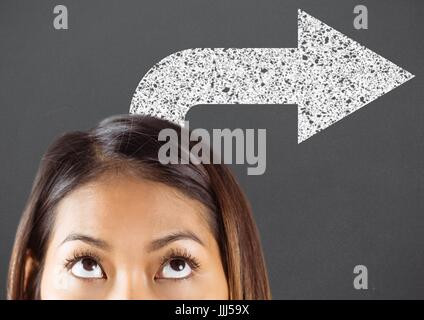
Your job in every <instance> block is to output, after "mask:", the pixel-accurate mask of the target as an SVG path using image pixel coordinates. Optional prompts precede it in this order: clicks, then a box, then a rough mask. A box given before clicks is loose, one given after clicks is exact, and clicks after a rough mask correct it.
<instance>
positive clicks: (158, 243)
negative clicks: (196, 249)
mask: <svg viewBox="0 0 424 320" xmlns="http://www.w3.org/2000/svg"><path fill="white" fill-rule="evenodd" d="M178 240H192V241H195V242H197V243H199V244H200V245H202V246H204V245H205V244H204V243H203V241H202V240H200V238H199V237H198V236H196V235H195V234H194V233H193V232H191V231H188V230H183V231H176V232H173V233H171V234H168V235H166V236H164V237H161V238H158V239H156V240H153V241H152V242H150V244H149V246H148V249H147V250H148V251H149V252H151V251H155V250H159V249H160V248H163V247H164V246H166V245H167V244H169V243H171V242H174V241H178Z"/></svg>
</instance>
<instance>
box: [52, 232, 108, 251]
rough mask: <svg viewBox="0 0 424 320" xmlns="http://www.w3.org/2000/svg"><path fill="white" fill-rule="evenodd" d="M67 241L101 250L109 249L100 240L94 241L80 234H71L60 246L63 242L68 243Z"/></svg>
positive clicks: (94, 239)
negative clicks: (85, 244)
mask: <svg viewBox="0 0 424 320" xmlns="http://www.w3.org/2000/svg"><path fill="white" fill-rule="evenodd" d="M69 241H82V242H85V243H87V244H90V245H92V246H95V247H97V248H100V249H103V250H108V249H110V245H109V244H108V243H107V242H106V241H104V240H101V239H96V238H93V237H90V236H87V235H84V234H81V233H71V234H70V235H68V236H67V237H66V238H65V240H63V241H62V243H61V244H60V245H63V244H64V243H65V242H69Z"/></svg>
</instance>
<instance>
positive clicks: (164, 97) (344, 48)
mask: <svg viewBox="0 0 424 320" xmlns="http://www.w3.org/2000/svg"><path fill="white" fill-rule="evenodd" d="M413 77H414V75H412V74H411V73H409V72H407V71H406V70H404V69H402V68H400V67H398V66H397V65H395V64H394V63H392V62H390V61H388V60H387V59H385V58H383V57H381V56H380V55H378V54H376V53H375V52H373V51H371V50H369V49H367V48H365V47H364V46H362V45H360V44H358V43H357V42H355V41H353V40H352V39H350V38H348V37H346V36H345V35H343V34H342V33H340V32H338V31H336V30H334V29H333V28H331V27H330V26H328V25H326V24H325V23H323V22H321V21H319V20H318V19H316V18H314V17H312V16H310V15H309V14H307V13H306V12H304V11H302V10H299V12H298V46H297V48H195V49H187V50H183V51H179V52H176V53H173V54H171V55H169V56H167V57H166V58H164V59H162V60H161V61H160V62H159V63H157V64H156V65H154V66H153V67H152V68H151V69H150V70H149V71H148V72H147V74H146V75H145V76H144V77H143V78H142V79H141V81H140V83H139V85H138V86H137V89H136V92H135V94H134V96H133V99H132V101H131V106H130V113H141V114H148V115H152V116H156V117H160V118H165V119H168V120H170V121H173V122H176V123H178V124H181V125H184V119H185V116H186V113H187V112H188V110H189V109H190V108H191V107H193V106H195V105H199V104H297V105H298V143H300V142H302V141H304V140H306V139H308V138H309V137H311V136H313V135H314V134H316V133H317V132H319V131H321V130H323V129H325V128H327V127H329V126H330V125H332V124H334V123H335V122H337V121H339V120H341V119H343V118H344V117H346V116H347V115H349V114H351V113H353V112H355V111H356V110H358V109H360V108H362V107H363V106H365V105H367V104H368V103H370V102H371V101H373V100H375V99H376V98H378V97H380V96H382V95H384V94H385V93H387V92H389V91H391V90H392V89H394V88H396V87H397V86H399V85H401V84H402V83H404V82H406V81H408V80H409V79H412V78H413Z"/></svg>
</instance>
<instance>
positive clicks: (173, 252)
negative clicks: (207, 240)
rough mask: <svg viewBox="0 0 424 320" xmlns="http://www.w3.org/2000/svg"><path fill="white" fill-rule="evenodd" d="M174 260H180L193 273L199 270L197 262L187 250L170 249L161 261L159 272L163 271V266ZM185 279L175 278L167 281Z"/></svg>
mask: <svg viewBox="0 0 424 320" xmlns="http://www.w3.org/2000/svg"><path fill="white" fill-rule="evenodd" d="M174 259H182V260H184V261H185V262H186V263H188V265H189V266H190V268H191V270H192V271H193V272H194V271H196V270H198V269H199V268H200V263H199V261H198V260H197V259H196V258H195V257H194V256H193V255H192V254H191V253H190V252H189V251H188V250H187V249H179V248H172V249H170V250H169V251H168V252H167V253H166V254H165V255H164V256H163V257H162V259H161V263H160V270H162V269H163V267H164V266H165V264H166V263H167V262H169V261H171V260H174ZM184 279H187V278H175V279H167V280H175V281H178V280H184Z"/></svg>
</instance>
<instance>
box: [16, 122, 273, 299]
mask: <svg viewBox="0 0 424 320" xmlns="http://www.w3.org/2000/svg"><path fill="white" fill-rule="evenodd" d="M166 128H172V129H174V130H175V131H177V132H179V133H180V134H181V130H183V129H181V128H179V127H178V126H176V125H173V124H171V123H169V122H167V121H165V120H159V119H156V118H152V117H144V116H139V115H123V116H118V117H112V118H109V119H106V120H104V121H103V122H101V123H100V124H99V125H98V126H97V127H95V128H93V129H92V130H90V131H87V132H72V133H67V134H65V135H63V136H61V137H59V138H58V139H57V140H56V141H55V142H54V143H53V144H52V145H51V146H50V147H49V149H48V150H47V152H46V154H45V155H44V157H43V159H42V161H41V165H40V168H39V171H38V173H37V176H36V179H35V182H34V185H33V188H32V191H31V194H30V197H29V200H28V203H27V206H26V208H25V210H24V213H23V216H22V220H21V222H20V225H19V228H18V232H17V236H16V240H15V246H14V250H13V254H12V260H11V265H10V271H9V284H8V298H9V299H50V298H51V299H85V298H88V299H268V298H270V291H269V286H268V279H267V274H266V269H265V264H264V259H263V254H262V250H261V246H260V242H259V237H258V234H257V230H256V226H255V223H254V220H253V216H252V214H251V211H250V208H249V206H248V203H247V201H246V199H245V197H244V195H243V193H242V191H241V190H240V188H239V186H238V184H237V182H236V181H235V179H234V177H233V175H232V174H231V172H230V171H229V170H228V169H227V168H226V167H225V166H224V165H213V164H200V165H194V164H191V163H190V164H162V163H161V162H160V161H159V159H158V153H159V149H160V147H161V146H162V145H163V144H164V143H165V142H161V141H159V140H158V135H159V132H160V131H161V130H162V129H166ZM178 148H180V149H181V148H182V147H181V145H180V144H178ZM181 152H184V150H181Z"/></svg>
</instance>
